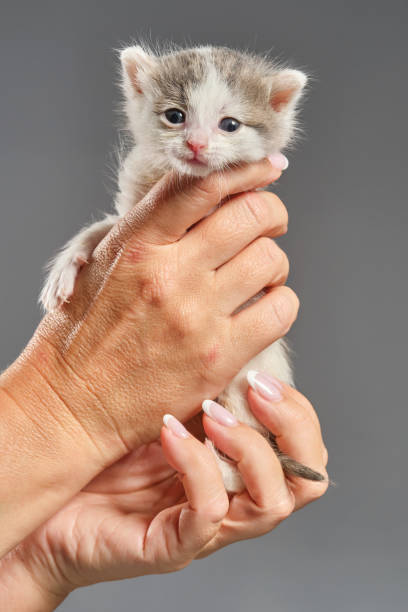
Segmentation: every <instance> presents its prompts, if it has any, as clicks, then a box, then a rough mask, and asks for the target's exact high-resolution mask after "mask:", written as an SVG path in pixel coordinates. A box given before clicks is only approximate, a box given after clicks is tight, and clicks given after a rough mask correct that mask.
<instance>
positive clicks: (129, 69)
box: [120, 45, 157, 98]
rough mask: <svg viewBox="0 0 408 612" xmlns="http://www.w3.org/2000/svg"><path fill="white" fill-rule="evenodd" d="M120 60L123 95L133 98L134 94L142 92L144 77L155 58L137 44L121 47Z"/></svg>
mask: <svg viewBox="0 0 408 612" xmlns="http://www.w3.org/2000/svg"><path fill="white" fill-rule="evenodd" d="M120 61H121V63H122V78H123V89H124V92H125V95H126V96H127V97H129V98H134V97H135V95H138V94H143V86H144V81H145V78H146V76H148V75H149V73H151V72H152V70H153V69H154V67H155V65H156V62H157V58H156V57H155V56H154V55H152V54H150V53H148V52H147V51H145V49H143V47H141V46H139V45H138V46H136V47H127V48H126V49H123V51H122V52H121V54H120Z"/></svg>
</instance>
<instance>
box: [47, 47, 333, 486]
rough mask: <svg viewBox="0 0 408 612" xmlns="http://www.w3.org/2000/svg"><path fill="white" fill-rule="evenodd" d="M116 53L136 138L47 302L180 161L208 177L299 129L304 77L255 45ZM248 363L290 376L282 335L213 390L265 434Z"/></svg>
mask: <svg viewBox="0 0 408 612" xmlns="http://www.w3.org/2000/svg"><path fill="white" fill-rule="evenodd" d="M120 59H121V66H122V75H121V85H122V91H123V97H124V115H125V117H126V120H127V129H128V131H129V134H130V136H131V138H132V144H131V147H130V149H129V151H128V153H127V155H126V156H125V157H124V159H123V160H122V161H121V164H120V168H119V173H118V191H117V194H116V199H115V208H116V214H109V215H106V217H105V218H104V219H102V220H101V221H99V222H97V223H94V224H92V225H90V226H88V227H86V228H84V229H83V230H81V231H80V232H79V233H78V234H77V235H76V236H74V237H73V238H72V239H71V240H70V241H69V242H68V243H67V244H66V245H65V246H64V247H63V249H62V250H61V251H60V252H59V253H58V254H57V255H56V257H55V258H54V259H53V260H52V261H51V262H50V263H49V264H48V277H47V279H46V282H45V285H44V287H43V290H42V292H41V295H40V302H41V303H42V304H43V306H44V308H45V309H46V310H52V309H54V308H57V307H58V306H59V305H60V304H62V303H63V302H65V301H67V300H69V298H70V297H71V295H72V294H73V292H74V287H75V280H76V277H77V274H78V272H79V270H80V268H81V267H82V266H83V265H85V264H86V263H87V262H89V261H90V259H91V257H92V252H93V250H94V249H95V247H96V245H97V244H98V243H99V242H100V240H102V238H103V237H104V236H105V235H106V234H107V233H108V232H109V230H110V229H111V228H112V226H113V225H114V224H115V223H116V221H117V220H118V219H119V218H120V217H122V216H123V215H125V214H126V213H127V212H128V211H129V210H130V209H131V208H132V207H133V206H134V205H135V203H137V202H138V201H140V200H141V199H142V198H143V197H144V196H145V194H146V193H147V192H148V191H149V190H150V188H151V187H152V186H153V185H154V184H155V183H156V182H157V181H158V180H159V179H160V178H161V176H162V175H163V174H164V173H166V172H167V171H169V170H176V171H177V172H178V173H180V174H188V175H191V176H206V175H207V174H209V173H210V172H218V173H219V176H220V180H222V173H223V171H224V170H225V169H226V168H228V167H231V166H233V165H236V164H239V163H240V162H253V161H258V160H260V159H262V158H264V157H266V156H267V155H271V154H273V153H277V152H280V151H281V150H282V149H283V148H285V147H287V146H288V144H290V143H291V141H292V140H293V138H294V136H295V134H296V111H297V104H298V101H299V99H300V97H301V95H302V92H303V90H304V87H305V85H306V80H307V78H306V76H305V74H303V73H302V72H300V71H298V70H293V69H291V68H288V67H286V66H283V65H281V64H278V63H276V62H274V61H271V60H270V59H268V58H267V57H262V56H259V55H255V54H253V53H250V52H242V51H237V50H233V49H229V48H227V47H214V46H197V47H193V48H188V49H182V48H178V47H176V46H171V47H168V48H167V49H163V50H161V51H156V50H155V52H153V51H152V49H150V48H149V47H148V46H146V45H136V46H131V47H127V48H125V49H123V50H122V51H121V53H120ZM168 109H179V110H181V111H182V112H183V113H184V114H185V123H182V124H173V123H170V122H169V120H168V119H166V117H165V115H164V113H165V111H166V110H168ZM225 117H229V118H231V117H232V118H234V119H236V120H238V121H239V122H240V126H239V128H238V129H237V130H236V131H234V132H227V131H224V130H222V129H220V126H219V123H220V120H221V119H223V118H225ZM192 141H193V142H195V143H196V144H198V146H199V147H200V148H199V149H198V152H197V151H195V152H193V151H192V150H191V148H189V147H188V145H187V142H190V143H191V142H192ZM194 158H195V161H194ZM200 162H201V163H200ZM249 370H259V371H264V372H268V373H270V374H272V375H274V376H276V377H277V378H280V379H281V380H283V381H285V382H287V383H289V384H293V380H292V373H291V367H290V362H289V358H288V353H287V349H286V345H285V342H284V341H283V340H279V341H277V342H275V343H273V344H272V345H271V346H270V347H268V348H267V349H265V350H264V351H263V352H262V353H260V354H259V355H257V356H256V357H255V358H254V359H252V360H251V362H250V363H248V364H247V365H246V366H245V367H244V368H243V369H242V370H241V371H240V372H239V373H238V374H237V376H236V377H235V378H234V380H233V381H232V382H231V383H230V384H229V385H228V387H227V388H226V389H225V390H224V391H223V392H222V394H221V395H220V396H219V397H218V398H217V399H218V401H219V402H220V403H221V404H223V405H224V406H225V407H226V408H227V409H228V410H230V411H231V412H232V413H234V414H235V415H236V417H237V418H238V419H239V420H240V421H241V422H244V423H247V424H249V425H251V426H252V427H254V428H255V429H257V430H258V431H260V432H262V433H263V434H264V435H268V432H267V431H266V429H265V428H264V427H263V426H262V425H261V424H260V423H259V422H258V421H257V420H256V419H255V417H254V416H253V415H252V413H251V412H250V410H249V407H248V404H247V402H246V399H245V398H246V392H247V378H246V376H247V372H248V371H249ZM269 437H270V436H269ZM271 443H272V445H273V446H274V448H275V450H276V452H277V454H278V456H279V458H280V460H281V463H282V466H283V469H284V470H285V471H286V473H287V474H291V475H295V476H299V477H303V478H308V479H311V480H323V476H322V475H321V474H319V473H317V472H315V471H314V470H312V469H310V468H308V467H306V466H303V465H301V464H299V463H297V462H296V461H294V460H292V459H290V458H289V457H286V456H285V455H283V454H282V453H280V451H279V449H278V448H277V445H276V441H275V440H274V438H273V437H271ZM210 446H211V445H210ZM212 449H213V451H214V453H215V455H216V458H217V461H218V464H219V466H220V469H221V471H222V474H223V478H224V482H225V486H226V488H227V490H228V491H230V492H236V491H241V490H242V489H243V488H244V485H243V482H242V480H241V477H240V474H239V472H238V470H237V469H236V467H235V465H234V464H233V463H232V462H230V461H228V458H226V457H222V456H221V455H220V454H219V453H218V451H217V450H216V449H215V448H214V447H213V446H212Z"/></svg>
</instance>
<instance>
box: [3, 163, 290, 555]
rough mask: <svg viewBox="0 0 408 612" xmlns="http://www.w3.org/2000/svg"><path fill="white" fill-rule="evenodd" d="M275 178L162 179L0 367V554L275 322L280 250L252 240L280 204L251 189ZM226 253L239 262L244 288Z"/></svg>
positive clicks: (284, 308) (280, 227) (281, 216)
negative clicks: (68, 295) (67, 295)
mask: <svg viewBox="0 0 408 612" xmlns="http://www.w3.org/2000/svg"><path fill="white" fill-rule="evenodd" d="M279 176H280V171H279V170H277V169H276V168H273V167H272V165H271V164H270V162H269V161H268V160H263V161H261V162H258V163H254V164H250V165H245V166H242V167H241V168H235V169H231V170H229V171H227V172H225V173H224V174H223V180H222V184H221V183H220V182H219V180H218V177H217V176H214V175H210V176H208V177H206V178H199V179H186V180H184V181H180V180H179V179H177V177H175V175H173V174H172V173H169V174H168V175H166V176H165V177H163V179H162V180H161V181H159V183H158V184H157V185H156V186H155V187H154V188H153V189H152V191H151V192H150V193H149V194H148V195H147V196H146V197H145V198H144V199H143V200H142V201H141V202H140V203H138V205H137V206H135V207H134V209H133V210H132V211H130V213H129V214H128V215H127V216H126V217H124V218H123V219H122V220H121V222H120V224H119V225H118V226H117V227H116V228H115V229H114V231H112V232H111V233H110V234H109V235H108V236H107V238H106V239H105V240H104V241H103V242H102V243H101V244H100V246H99V247H98V249H97V251H96V253H95V255H94V257H93V259H92V261H91V262H89V265H87V266H86V267H85V268H84V269H83V270H82V272H81V274H80V276H79V279H78V283H77V287H76V292H75V296H74V298H75V299H73V300H72V302H71V303H69V304H65V305H64V306H63V307H62V308H61V309H59V310H58V311H55V312H53V313H50V314H49V315H47V316H46V317H44V319H43V321H42V322H41V324H40V325H39V327H38V329H37V330H36V332H35V334H34V337H33V339H32V340H31V342H30V343H29V345H28V346H27V348H26V350H25V351H24V352H23V353H22V355H21V356H20V357H19V358H18V359H17V361H16V362H15V363H14V364H13V365H12V366H10V368H8V369H7V370H6V371H5V372H4V373H3V374H2V376H1V378H0V404H1V413H2V419H1V423H0V445H1V448H2V455H1V460H0V499H1V500H2V504H1V508H0V518H1V521H0V524H1V529H0V556H3V555H4V554H6V553H7V552H8V551H10V550H11V549H13V548H14V547H15V546H17V545H18V544H19V543H20V542H22V541H23V540H24V539H25V538H26V537H27V536H28V535H29V534H30V533H32V532H33V530H35V529H36V528H37V527H38V526H39V525H40V524H42V523H43V522H44V521H46V520H48V519H49V518H50V517H52V516H53V515H55V513H56V512H57V511H58V510H60V509H61V508H62V507H63V506H64V505H65V504H66V503H67V502H68V501H69V500H70V499H72V498H73V496H75V495H76V494H77V493H78V492H79V491H80V490H82V489H83V488H84V487H85V486H86V485H87V484H88V483H89V482H90V481H91V480H92V479H94V478H95V477H96V476H97V475H98V474H99V473H101V472H102V471H103V470H105V469H106V468H108V467H109V466H111V465H112V464H113V463H114V462H116V461H119V460H120V459H122V458H123V457H124V456H125V455H127V454H128V453H129V452H131V451H133V450H134V449H135V448H139V447H140V446H141V445H143V444H147V443H149V442H152V441H153V440H155V439H157V437H158V435H159V433H160V428H161V422H162V416H163V414H164V413H165V412H168V410H169V409H171V410H174V411H175V414H176V416H177V417H178V418H179V419H180V420H182V421H186V420H188V419H189V418H191V417H192V416H193V415H194V414H196V413H197V412H198V411H199V410H200V406H201V402H202V400H203V399H205V398H211V397H216V396H217V394H218V393H219V392H220V391H221V390H222V389H223V388H224V387H225V386H226V384H227V383H228V382H229V380H231V379H232V378H233V376H234V375H235V374H236V373H237V371H238V370H240V369H241V367H242V366H243V365H244V364H245V363H247V362H248V361H249V360H250V359H251V358H252V357H253V356H254V355H255V354H257V353H259V352H260V351H261V350H262V349H263V348H265V347H266V346H268V345H269V344H271V343H272V342H273V341H275V340H276V339H277V338H279V337H281V336H283V335H284V334H285V333H286V332H287V331H288V329H289V328H290V326H291V324H292V323H293V321H294V320H295V318H296V315H297V309H298V300H297V297H296V296H295V294H294V293H293V291H291V290H290V289H289V288H288V287H284V286H282V283H283V282H284V281H285V279H286V275H287V268H288V265H287V259H286V256H285V255H284V254H283V252H282V251H281V250H280V249H279V247H277V245H276V244H275V243H274V242H273V241H271V240H267V239H266V238H265V236H270V237H275V236H279V235H281V234H283V233H284V232H285V231H286V227H287V212H286V209H285V207H284V206H283V204H282V202H281V201H280V200H279V198H277V196H275V195H273V194H270V193H266V192H254V191H253V190H254V189H256V188H257V187H261V186H265V185H267V184H268V183H270V182H272V181H274V180H276V179H277V178H279ZM227 196H229V197H230V199H229V200H228V201H227V202H226V203H225V205H224V206H223V207H222V208H220V209H218V210H217V211H215V212H214V213H213V214H212V215H211V216H209V217H207V218H204V217H205V216H206V215H207V213H209V212H210V211H211V210H213V208H214V206H216V204H217V203H218V202H219V201H220V200H221V199H224V198H225V197H227ZM194 224H195V226H194V228H193V229H191V231H189V232H187V229H188V228H190V227H191V226H193V225H194ZM245 253H246V256H245ZM237 257H239V258H240V265H243V266H244V268H245V269H247V270H252V274H251V276H252V278H251V285H250V286H249V285H248V287H247V288H246V287H245V286H244V285H245V283H243V282H242V276H241V273H240V271H239V270H240V266H237V265H236V258H237ZM265 286H266V287H269V290H268V292H267V294H266V295H265V296H264V297H262V298H261V299H260V300H259V301H258V302H257V303H255V304H253V305H251V306H250V307H249V308H247V309H246V310H244V311H242V312H240V313H239V314H237V315H234V310H235V308H236V307H237V306H238V305H240V304H241V303H242V302H244V301H246V300H247V299H248V298H250V297H251V296H252V295H254V294H255V293H257V292H258V291H259V290H261V289H262V288H263V287H265ZM27 508H29V509H30V511H29V512H27Z"/></svg>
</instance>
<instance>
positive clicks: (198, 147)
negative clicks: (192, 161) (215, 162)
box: [186, 140, 207, 153]
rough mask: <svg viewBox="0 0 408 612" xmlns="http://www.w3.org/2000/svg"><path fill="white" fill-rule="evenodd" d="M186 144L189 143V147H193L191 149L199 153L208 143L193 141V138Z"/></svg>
mask: <svg viewBox="0 0 408 612" xmlns="http://www.w3.org/2000/svg"><path fill="white" fill-rule="evenodd" d="M186 144H187V146H188V148H189V149H191V151H193V153H198V152H199V151H201V150H202V149H205V148H206V146H207V143H203V142H194V141H191V140H188V141H187V143H186Z"/></svg>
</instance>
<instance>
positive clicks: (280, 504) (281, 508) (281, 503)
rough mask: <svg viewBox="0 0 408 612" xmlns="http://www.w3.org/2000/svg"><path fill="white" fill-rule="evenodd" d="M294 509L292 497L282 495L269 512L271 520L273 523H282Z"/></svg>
mask: <svg viewBox="0 0 408 612" xmlns="http://www.w3.org/2000/svg"><path fill="white" fill-rule="evenodd" d="M294 509H295V500H294V498H293V496H289V495H282V496H281V497H280V498H279V499H278V500H277V501H276V502H275V504H274V506H273V508H272V509H271V511H270V514H271V519H273V520H274V521H279V522H281V521H284V520H285V519H287V518H288V517H289V516H290V515H291V514H292V512H293V511H294Z"/></svg>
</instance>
